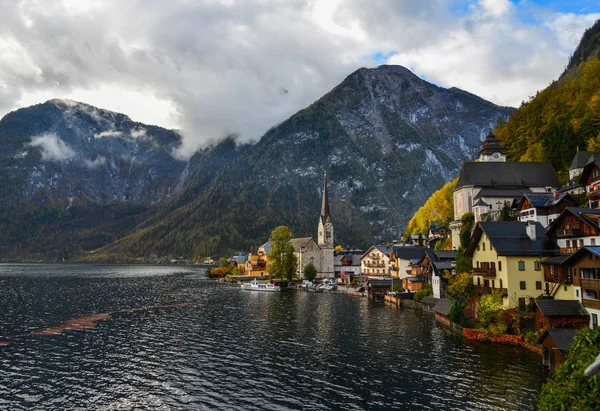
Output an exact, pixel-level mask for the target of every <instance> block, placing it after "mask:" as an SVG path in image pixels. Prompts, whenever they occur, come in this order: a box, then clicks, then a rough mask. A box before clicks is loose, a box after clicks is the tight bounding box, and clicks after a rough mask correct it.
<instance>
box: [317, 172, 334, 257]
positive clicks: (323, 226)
mask: <svg viewBox="0 0 600 411" xmlns="http://www.w3.org/2000/svg"><path fill="white" fill-rule="evenodd" d="M318 232H319V238H318V244H319V247H321V248H331V249H333V224H332V223H331V216H330V214H329V194H328V192H327V173H325V174H324V176H323V198H322V202H321V218H319V231H318Z"/></svg>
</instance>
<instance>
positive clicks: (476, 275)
mask: <svg viewBox="0 0 600 411" xmlns="http://www.w3.org/2000/svg"><path fill="white" fill-rule="evenodd" d="M558 253H559V250H558V247H557V246H556V245H555V244H554V243H553V242H552V241H551V240H550V239H549V238H548V237H546V232H545V230H544V227H543V226H542V225H541V224H540V223H538V222H533V221H530V222H527V223H521V222H517V221H488V222H480V223H478V224H477V226H476V227H475V230H474V231H473V235H472V237H471V244H470V246H469V248H468V249H467V250H466V252H465V255H466V256H467V257H471V258H472V259H473V282H474V284H475V288H476V289H477V291H479V292H480V293H484V294H485V293H490V292H491V291H492V290H500V291H501V292H502V293H503V295H504V299H503V302H504V307H505V308H515V307H517V306H521V307H524V306H525V305H526V304H529V303H530V302H531V301H532V299H534V298H536V297H539V296H540V295H542V294H543V293H544V291H543V284H544V271H543V268H542V264H541V259H542V257H548V256H554V255H558Z"/></svg>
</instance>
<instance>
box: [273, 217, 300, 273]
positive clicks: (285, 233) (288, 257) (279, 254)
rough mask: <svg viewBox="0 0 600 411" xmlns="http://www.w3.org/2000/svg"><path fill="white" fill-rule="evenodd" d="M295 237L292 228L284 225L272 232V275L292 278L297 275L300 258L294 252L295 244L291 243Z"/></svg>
mask: <svg viewBox="0 0 600 411" xmlns="http://www.w3.org/2000/svg"><path fill="white" fill-rule="evenodd" d="M293 237H294V236H293V234H292V233H291V232H290V229H289V228H288V227H286V226H284V225H281V226H279V227H277V228H276V229H274V230H273V231H272V232H271V236H270V237H269V240H270V241H271V242H272V244H271V252H270V253H269V275H271V277H273V278H282V279H284V278H285V279H286V280H292V279H293V278H294V276H295V275H296V267H297V265H298V259H297V258H296V255H295V254H294V246H293V245H292V244H291V243H290V240H291V239H292V238H293Z"/></svg>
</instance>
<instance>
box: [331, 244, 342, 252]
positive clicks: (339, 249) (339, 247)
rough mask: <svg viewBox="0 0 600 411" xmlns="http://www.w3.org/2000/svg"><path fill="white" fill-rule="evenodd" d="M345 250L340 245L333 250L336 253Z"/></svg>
mask: <svg viewBox="0 0 600 411" xmlns="http://www.w3.org/2000/svg"><path fill="white" fill-rule="evenodd" d="M343 249H344V247H342V245H341V244H338V245H336V246H335V248H334V249H333V250H334V251H342V250H343Z"/></svg>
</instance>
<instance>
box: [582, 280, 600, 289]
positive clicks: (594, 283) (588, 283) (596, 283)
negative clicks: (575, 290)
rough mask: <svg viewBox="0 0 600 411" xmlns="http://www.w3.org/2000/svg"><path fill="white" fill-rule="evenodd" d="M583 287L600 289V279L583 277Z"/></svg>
mask: <svg viewBox="0 0 600 411" xmlns="http://www.w3.org/2000/svg"><path fill="white" fill-rule="evenodd" d="M581 288H587V289H588V290H600V280H595V279H592V278H582V279H581Z"/></svg>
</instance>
